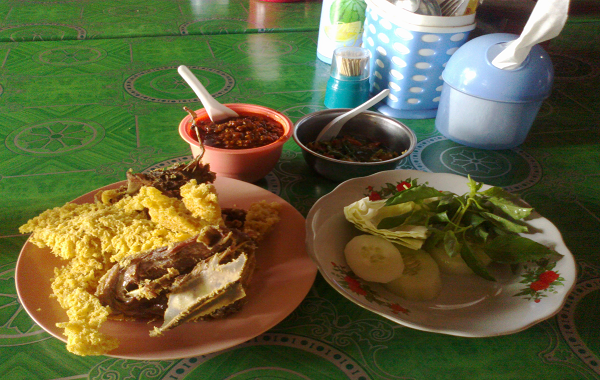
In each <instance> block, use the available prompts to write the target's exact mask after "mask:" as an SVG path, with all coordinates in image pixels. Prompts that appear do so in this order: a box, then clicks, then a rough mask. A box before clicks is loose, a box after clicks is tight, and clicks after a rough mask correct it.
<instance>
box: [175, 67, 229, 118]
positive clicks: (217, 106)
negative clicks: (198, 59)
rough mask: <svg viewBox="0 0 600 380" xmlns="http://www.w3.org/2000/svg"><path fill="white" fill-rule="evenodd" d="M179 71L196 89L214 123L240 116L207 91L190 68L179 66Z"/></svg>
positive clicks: (193, 88)
mask: <svg viewBox="0 0 600 380" xmlns="http://www.w3.org/2000/svg"><path fill="white" fill-rule="evenodd" d="M177 72H178V73H179V75H181V77H182V78H183V79H184V80H185V81H186V83H187V84H188V85H189V86H190V87H191V88H192V90H194V92H195V93H196V96H198V98H199V99H200V101H201V102H202V105H203V106H204V109H205V110H206V113H208V117H210V120H212V121H213V122H214V123H217V122H219V121H221V120H225V119H229V118H231V117H237V116H239V115H238V114H237V113H236V112H235V111H233V110H232V109H230V108H227V107H225V106H224V105H222V104H221V103H219V102H217V101H216V100H215V98H213V97H212V96H211V95H210V94H209V93H208V91H206V88H204V86H203V85H202V83H200V81H199V80H198V78H196V76H195V75H194V74H192V72H191V71H190V69H188V68H187V67H186V66H183V65H182V66H179V67H178V68H177Z"/></svg>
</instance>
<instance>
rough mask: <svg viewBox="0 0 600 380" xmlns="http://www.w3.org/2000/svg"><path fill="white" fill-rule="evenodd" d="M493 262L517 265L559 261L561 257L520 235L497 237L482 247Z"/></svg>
mask: <svg viewBox="0 0 600 380" xmlns="http://www.w3.org/2000/svg"><path fill="white" fill-rule="evenodd" d="M483 249H484V251H485V253H486V254H487V255H488V256H490V258H491V259H492V260H493V261H496V262H499V263H502V264H518V263H524V262H527V261H536V260H540V259H550V260H560V258H561V257H562V255H561V254H560V253H558V252H556V251H554V250H553V249H550V248H548V247H546V246H545V245H543V244H540V243H538V242H535V241H533V240H530V239H527V238H525V237H522V236H520V235H504V236H498V237H496V238H494V239H493V240H491V241H490V242H488V243H487V244H485V245H484V247H483Z"/></svg>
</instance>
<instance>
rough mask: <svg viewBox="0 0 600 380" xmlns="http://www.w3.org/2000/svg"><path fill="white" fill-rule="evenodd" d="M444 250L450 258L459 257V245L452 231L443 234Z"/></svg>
mask: <svg viewBox="0 0 600 380" xmlns="http://www.w3.org/2000/svg"><path fill="white" fill-rule="evenodd" d="M444 249H446V253H447V254H448V256H450V257H454V256H456V255H460V250H461V244H460V242H459V241H458V239H457V238H456V235H455V234H454V232H452V231H446V233H445V234H444Z"/></svg>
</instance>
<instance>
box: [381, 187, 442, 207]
mask: <svg viewBox="0 0 600 380" xmlns="http://www.w3.org/2000/svg"><path fill="white" fill-rule="evenodd" d="M440 195H441V193H440V192H439V191H438V190H436V189H434V188H433V187H428V186H425V185H420V186H416V187H411V188H410V189H406V190H404V191H401V192H399V193H397V194H395V195H394V196H392V197H391V198H389V199H388V200H387V201H386V203H385V205H386V206H392V205H397V204H399V203H404V202H410V201H413V202H414V201H418V200H421V199H427V198H433V197H439V196H440Z"/></svg>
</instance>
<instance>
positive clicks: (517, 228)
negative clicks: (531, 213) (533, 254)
mask: <svg viewBox="0 0 600 380" xmlns="http://www.w3.org/2000/svg"><path fill="white" fill-rule="evenodd" d="M480 214H481V216H483V217H484V218H485V219H487V220H488V221H490V222H492V223H493V224H494V225H495V226H496V227H499V228H501V229H504V230H505V231H507V232H513V233H517V234H520V233H526V232H528V231H529V228H527V226H525V225H522V224H518V223H515V222H513V221H512V220H508V219H506V218H503V217H501V216H498V215H496V214H492V213H491V212H482V213H480Z"/></svg>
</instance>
